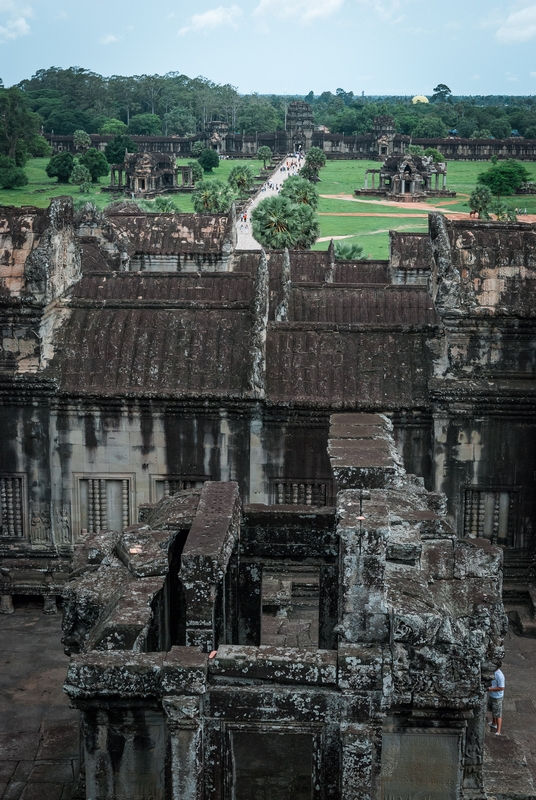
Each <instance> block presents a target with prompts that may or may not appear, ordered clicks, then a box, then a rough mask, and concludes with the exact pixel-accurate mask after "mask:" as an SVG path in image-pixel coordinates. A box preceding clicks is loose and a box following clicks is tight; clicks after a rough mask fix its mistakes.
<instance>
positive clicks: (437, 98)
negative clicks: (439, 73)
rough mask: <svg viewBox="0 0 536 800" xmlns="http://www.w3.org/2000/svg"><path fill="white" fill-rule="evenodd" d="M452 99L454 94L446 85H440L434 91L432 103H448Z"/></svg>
mask: <svg viewBox="0 0 536 800" xmlns="http://www.w3.org/2000/svg"><path fill="white" fill-rule="evenodd" d="M451 97H452V92H451V91H450V89H449V87H448V86H447V85H446V83H438V84H437V86H436V87H435V89H434V93H433V95H432V98H431V101H432V103H448V102H449V100H450V98H451Z"/></svg>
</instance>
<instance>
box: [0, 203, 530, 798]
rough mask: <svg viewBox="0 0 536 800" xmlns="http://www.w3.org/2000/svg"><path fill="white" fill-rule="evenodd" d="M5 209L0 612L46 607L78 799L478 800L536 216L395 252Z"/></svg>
mask: <svg viewBox="0 0 536 800" xmlns="http://www.w3.org/2000/svg"><path fill="white" fill-rule="evenodd" d="M235 227H236V226H235V220H234V217H233V213H230V214H229V215H212V216H210V215H206V216H204V215H182V214H175V215H171V214H160V215H159V214H151V213H145V212H141V211H140V210H138V209H136V208H133V207H132V206H130V207H129V206H128V205H125V204H119V205H115V206H114V205H112V206H111V207H109V209H108V211H107V212H106V213H100V212H98V211H96V209H95V208H93V207H91V206H86V207H85V208H83V209H82V210H81V211H80V212H79V213H77V214H75V213H74V211H73V207H72V204H71V201H70V200H69V199H68V198H57V199H55V200H53V201H52V203H51V205H50V207H49V208H48V209H47V210H40V209H36V208H31V207H25V208H22V209H15V208H4V209H2V210H1V214H0V237H1V253H2V257H1V262H0V276H1V280H2V284H1V294H0V303H1V305H0V308H1V321H2V351H1V354H2V360H1V371H0V381H1V388H2V404H3V408H2V419H3V422H4V425H3V436H2V439H1V445H0V447H1V471H0V472H1V474H0V515H1V516H0V547H1V558H2V562H1V570H0V594H1V595H2V610H3V611H4V612H9V611H10V610H11V609H12V598H13V596H16V595H27V594H34V595H40V596H42V597H43V598H44V607H45V611H48V612H53V611H54V610H55V606H56V599H57V597H58V596H60V595H61V596H62V597H63V610H64V623H63V625H64V645H65V648H66V650H67V651H68V653H69V654H70V655H71V662H70V667H69V671H68V675H67V680H66V684H65V691H66V692H67V693H68V695H69V697H70V698H71V701H72V703H73V704H74V706H75V707H76V708H77V709H79V711H80V731H81V738H80V742H81V744H80V748H81V770H80V777H79V786H80V792H81V794H80V797H87V798H92V800H105V799H106V800H108V799H109V798H121V800H123V799H124V800H127V798H128V799H129V800H142V799H146V798H152V799H154V800H160V798H162V799H164V798H172V799H173V800H179V798H180V800H206V799H207V798H218V799H220V798H221V800H224V799H226V798H235V800H268V798H269V799H270V800H290V799H291V798H292V800H294V799H296V798H297V799H298V800H299V799H300V798H315V800H316V799H317V798H318V799H320V798H323V799H325V800H328V798H329V799H330V800H331V799H333V800H343V799H344V800H355V799H356V798H358V799H359V798H363V800H365V798H367V799H368V798H374V799H376V798H378V800H380V798H381V800H391V798H393V799H394V798H401V800H409V798H416V797H419V798H433V800H458V798H475V800H476V798H482V797H484V789H483V782H482V767H483V739H484V724H485V720H484V700H483V697H484V689H485V687H486V686H488V685H489V680H490V675H491V673H492V672H493V670H494V669H495V667H496V665H497V664H498V663H499V662H500V660H501V658H502V653H503V648H502V640H503V636H504V634H505V625H506V616H505V613H504V604H506V606H507V608H508V609H509V613H510V616H511V617H512V618H515V620H516V623H517V625H518V626H519V628H520V629H522V630H523V631H524V632H528V633H530V632H531V631H533V629H534V608H533V605H532V597H533V596H534V592H533V590H532V582H533V580H534V529H533V519H534V510H535V509H534V504H535V499H534V498H535V494H534V482H535V475H536V468H535V466H536V465H535V452H536V446H535V445H536V435H535V434H536V423H535V418H534V399H535V391H534V385H533V384H534V367H535V357H536V356H535V353H536V323H535V315H534V297H535V279H536V229H535V226H534V225H531V224H526V223H516V224H504V223H496V222H476V221H466V220H463V221H448V220H447V219H445V217H443V216H442V215H441V214H437V213H434V214H431V215H430V217H429V229H428V232H427V233H426V234H399V233H392V234H391V239H390V257H389V259H388V260H386V261H353V262H348V261H337V260H336V259H335V253H334V248H333V247H330V249H329V250H328V251H326V252H311V251H294V252H290V253H289V252H287V251H285V252H278V251H274V252H271V253H269V254H265V253H264V252H262V251H260V252H259V251H251V252H247V251H238V250H237V249H236V232H235Z"/></svg>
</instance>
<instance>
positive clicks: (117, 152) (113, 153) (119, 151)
mask: <svg viewBox="0 0 536 800" xmlns="http://www.w3.org/2000/svg"><path fill="white" fill-rule="evenodd" d="M125 151H126V152H128V153H137V152H138V145H137V144H136V142H133V141H132V139H131V138H130V136H124V135H123V134H119V136H115V137H114V138H113V139H112V141H111V142H108V144H107V145H106V147H105V148H104V155H105V156H106V160H107V161H108V163H109V164H122V163H123V161H124V160H125Z"/></svg>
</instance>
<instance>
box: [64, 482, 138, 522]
mask: <svg viewBox="0 0 536 800" xmlns="http://www.w3.org/2000/svg"><path fill="white" fill-rule="evenodd" d="M76 477H77V479H78V503H77V507H76V526H75V528H74V529H75V531H77V532H78V533H80V532H81V531H83V530H87V531H88V532H89V533H95V532H97V531H99V530H117V531H123V530H124V529H125V528H127V527H128V526H129V525H130V518H131V510H130V506H131V501H130V498H131V490H132V489H131V487H132V486H133V483H132V481H133V478H131V477H128V478H127V477H124V475H118V476H115V475H104V476H103V475H99V476H97V477H94V476H92V477H90V476H85V475H77V476H76Z"/></svg>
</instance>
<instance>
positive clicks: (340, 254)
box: [335, 242, 363, 261]
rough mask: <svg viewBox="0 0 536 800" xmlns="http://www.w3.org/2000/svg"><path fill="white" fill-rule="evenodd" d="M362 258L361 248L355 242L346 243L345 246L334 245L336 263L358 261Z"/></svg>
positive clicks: (340, 244) (339, 243) (338, 243)
mask: <svg viewBox="0 0 536 800" xmlns="http://www.w3.org/2000/svg"><path fill="white" fill-rule="evenodd" d="M362 258H363V248H362V247H361V245H360V244H357V242H348V243H347V244H343V243H342V242H337V244H336V245H335V260H336V261H359V260H360V259H362Z"/></svg>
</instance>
